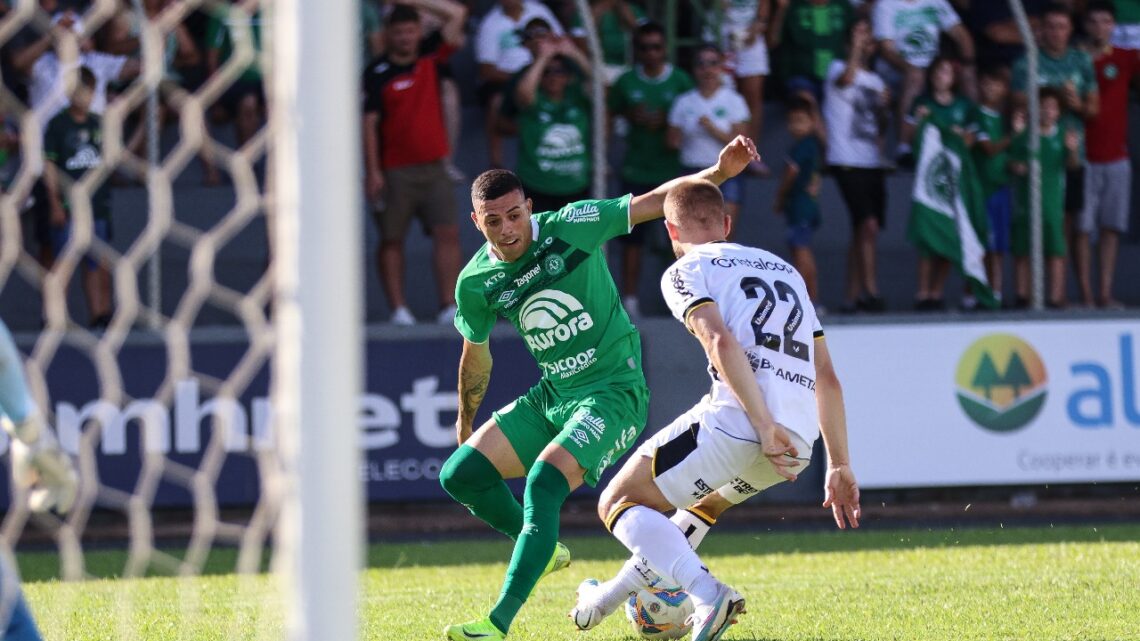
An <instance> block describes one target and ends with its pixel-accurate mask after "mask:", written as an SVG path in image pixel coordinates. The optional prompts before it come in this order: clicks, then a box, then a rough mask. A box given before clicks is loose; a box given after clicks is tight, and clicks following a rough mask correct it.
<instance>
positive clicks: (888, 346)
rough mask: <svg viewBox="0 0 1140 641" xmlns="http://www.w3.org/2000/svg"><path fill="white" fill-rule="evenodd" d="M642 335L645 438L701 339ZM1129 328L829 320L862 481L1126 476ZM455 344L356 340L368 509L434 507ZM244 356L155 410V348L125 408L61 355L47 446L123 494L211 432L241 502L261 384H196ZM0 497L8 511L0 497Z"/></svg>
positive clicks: (697, 390)
mask: <svg viewBox="0 0 1140 641" xmlns="http://www.w3.org/2000/svg"><path fill="white" fill-rule="evenodd" d="M639 326H640V327H641V329H642V335H643V342H644V345H645V366H646V373H647V376H648V379H649V385H650V389H651V390H652V392H653V398H652V403H651V406H650V415H649V426H648V427H647V429H646V433H647V434H648V433H650V432H652V431H653V430H655V429H657V428H660V427H661V426H663V425H665V424H666V423H668V421H670V420H671V419H672V418H673V417H674V416H676V415H677V414H679V413H680V412H682V411H684V410H685V409H687V408H688V407H689V406H691V405H692V404H693V403H694V402H696V401H697V400H698V399H699V398H700V396H701V395H702V394H703V393H704V392H705V391H706V389H707V386H708V378H707V374H706V373H705V361H704V358H703V355H702V353H701V351H700V347H699V345H698V344H697V342H696V341H694V340H692V338H691V337H689V336H688V335H687V334H686V332H685V331H684V329H683V328H682V327H681V326H680V325H679V324H678V323H676V322H674V321H672V320H665V319H658V320H647V321H642V322H641V323H639ZM1138 330H1140V326H1138V325H1137V324H1136V323H1135V321H1134V320H1129V319H1120V320H1103V321H1094V320H1076V319H1057V320H1023V321H1010V320H1007V319H1004V318H1003V319H1002V320H1000V321H985V322H970V323H933V322H925V323H914V322H889V321H888V322H884V323H876V324H838V325H832V326H829V327H828V330H827V331H828V334H827V336H828V342H829V345H830V347H831V351H832V354H833V357H834V360H835V362H836V365H837V368H838V371H839V374H840V377H841V379H842V381H843V383H844V390H845V397H846V405H847V411H848V420H849V425H850V434H851V449H852V457H853V461H854V465H855V469H856V472H857V474H858V476H859V478H860V481H861V484H862V485H863V487H864V488H867V489H874V488H907V487H949V486H963V485H967V486H978V485H1025V484H1038V483H1042V484H1044V483H1093V482H1113V481H1133V480H1138V479H1140V384H1138V380H1137V375H1138V374H1140V372H1138V367H1140V366H1138V364H1137V355H1138V354H1140V345H1138V343H1140V331H1138ZM26 338H29V339H30V338H31V337H30V336H29V337H26ZM27 346H28V343H27V342H24V343H22V347H24V348H26V347H27ZM460 347H461V343H460V340H459V338H458V336H457V335H456V334H455V333H454V331H451V330H450V329H449V328H444V327H411V328H400V329H399V330H396V329H392V328H384V329H382V330H381V329H373V330H372V331H371V332H370V333H369V334H368V338H367V346H366V350H367V357H366V359H365V362H366V363H367V366H366V367H367V371H366V377H367V393H365V394H364V395H363V396H362V397H361V399H360V419H359V434H360V439H361V445H362V447H364V448H365V450H366V453H367V456H366V462H365V463H364V465H363V466H362V468H361V470H360V477H361V480H362V481H364V482H365V483H366V486H367V492H368V497H369V499H370V500H371V501H378V502H395V501H419V500H433V499H444V498H446V496H445V494H444V493H443V491H442V489H441V488H440V486H439V483H438V481H437V477H438V473H439V467H440V465H441V464H442V461H443V460H444V459H446V457H447V456H448V454H450V452H451V451H452V450H453V449H454V430H453V424H454V421H455V409H454V408H455V406H456V398H457V397H456V363H457V362H458V357H459V351H460ZM247 348H248V344H247V343H246V341H245V340H244V338H243V336H242V334H241V333H240V332H238V331H233V330H203V331H199V332H195V334H194V335H193V337H192V348H191V352H192V354H191V357H192V362H193V365H194V369H195V370H196V371H198V372H201V373H202V374H204V375H205V376H204V377H203V378H202V379H200V380H187V381H183V382H181V383H179V384H178V385H177V387H176V391H175V393H174V398H173V402H172V403H170V405H169V406H168V405H166V404H163V403H160V402H158V401H156V400H153V398H152V397H153V395H154V394H155V393H156V390H157V386H158V384H159V382H160V381H161V380H162V378H163V376H164V374H165V367H166V360H165V352H164V347H163V344H162V342H161V341H159V340H157V339H155V338H148V337H136V338H133V339H132V340H131V341H130V342H129V343H128V344H127V345H126V346H125V347H124V348H123V350H122V351H121V354H120V371H121V372H123V376H124V386H125V389H126V390H127V392H128V394H129V395H130V396H131V398H133V399H134V400H133V401H131V402H130V403H127V404H125V405H124V406H114V405H111V404H110V403H107V402H104V401H99V400H98V395H99V394H98V387H97V377H96V376H95V372H94V370H93V368H92V365H91V362H90V361H89V360H88V359H87V357H86V356H84V355H83V354H82V353H81V352H79V351H78V350H75V349H71V348H66V347H65V348H63V349H62V351H61V353H60V355H59V357H58V358H56V359H54V360H53V362H52V366H51V368H50V369H49V370H48V371H47V372H46V380H47V386H48V389H49V393H50V394H51V398H52V402H53V406H52V407H51V408H50V410H51V413H52V414H53V418H54V422H55V424H56V427H57V430H58V433H59V435H60V440H61V442H62V443H63V445H64V447H65V448H67V449H69V450H70V451H72V452H75V451H77V450H78V448H79V443H80V438H79V437H80V433H81V431H82V430H83V429H88V430H89V429H92V428H93V427H94V426H95V425H96V424H98V426H99V429H101V430H102V433H101V437H100V438H99V439H98V440H97V443H98V445H97V447H98V450H97V452H96V458H97V462H98V469H99V474H100V475H101V479H102V482H103V483H104V484H106V485H108V486H110V487H114V488H117V489H121V490H125V491H132V490H133V489H134V486H135V484H136V483H137V482H138V478H139V472H140V470H141V468H142V464H143V461H144V457H145V455H147V454H151V455H157V454H161V455H163V456H165V457H167V458H168V459H169V460H171V461H173V462H175V463H179V464H183V465H186V466H190V467H194V466H196V465H197V463H198V461H199V460H200V459H201V456H202V452H203V451H204V448H205V446H206V444H207V443H208V442H209V439H210V438H218V439H221V441H222V443H223V444H224V446H225V449H226V451H227V452H228V453H229V455H228V456H227V457H226V462H225V464H224V466H223V468H222V471H221V474H220V476H219V481H218V483H217V495H218V500H219V503H220V504H221V505H223V506H242V505H251V504H252V503H253V502H254V498H255V497H256V495H257V492H258V476H257V466H256V461H255V458H254V457H253V456H252V455H251V452H255V451H256V450H257V449H259V448H265V447H268V446H269V445H270V443H271V442H272V434H271V433H270V425H271V421H270V419H271V413H272V408H271V407H270V405H269V402H268V400H267V399H268V393H267V390H268V387H267V385H268V374H267V372H265V371H262V372H261V373H259V374H258V376H257V377H256V378H255V380H254V381H253V383H252V384H251V385H250V386H249V392H248V393H247V394H246V395H245V396H243V397H241V398H237V399H226V398H215V397H214V395H213V393H212V391H211V389H210V384H209V381H210V378H209V377H210V376H211V375H221V374H223V373H225V372H228V371H230V370H231V369H232V367H233V366H234V364H235V363H236V362H237V361H238V360H239V359H240V358H241V356H242V354H243V353H244V352H245V350H246V349H247ZM492 352H493V354H494V358H495V364H494V371H493V374H492V377H491V378H492V381H491V386H490V388H489V390H488V393H487V397H486V400H485V402H484V404H483V410H482V411H481V413H480V420H483V419H485V418H486V417H488V416H489V415H490V412H491V410H493V409H495V408H498V407H501V406H503V405H505V404H506V403H509V402H510V401H511V400H512V399H514V398H515V397H516V396H517V395H518V394H520V393H521V392H522V391H524V390H525V389H527V387H528V386H530V385H531V384H533V383H534V382H535V381H536V380H537V378H538V369H537V367H536V366H535V364H534V362H533V360H532V359H531V358H530V356H529V355H528V354H527V352H526V350H525V347H524V345H523V343H522V341H521V340H520V339H519V338H518V337H517V335H516V334H514V332H513V331H512V330H511V329H510V328H507V327H500V328H497V329H496V332H495V334H494V335H493V337H492ZM328 375H329V376H336V373H335V372H329V373H328ZM217 419H222V420H217ZM85 424H86V426H87V427H86V428H84V425H85ZM643 436H644V435H643ZM6 450H7V439H6V437H3V436H0V451H6ZM820 450H821V448H816V452H815V457H814V463H813V465H812V467H811V468H810V469H809V470H807V471H806V472H805V476H804V477H801V480H800V482H798V483H796V484H785V485H784V486H781V487H779V488H777V489H776V491H773V492H769V493H766V495H765V497H763V498H764V500H767V501H774V502H797V503H798V502H811V501H815V500H817V498H818V497H819V496H820V487H821V485H822V472H823V470H822V465H821V464H820V462H821V461H822V459H821V457H820V454H821V452H820ZM175 468H176V466H171V472H170V473H172V474H173V473H177V472H176V471H175ZM182 469H187V468H182ZM611 474H612V470H611ZM6 482H7V481H6V479H4V480H3V481H0V483H3V484H6ZM3 489H4V488H3V485H0V490H3ZM583 491H584V492H586V493H589V492H596V490H590V489H588V488H586V489H584V490H583ZM0 496H3V497H4V499H3V500H4V501H7V496H8V492H7V491H0ZM154 504H155V505H156V506H159V507H180V506H188V505H190V504H191V497H190V495H189V494H188V493H187V492H186V491H185V489H184V486H182V485H176V484H171V483H161V484H160V485H159V487H158V490H157V492H156V494H155V496H154Z"/></svg>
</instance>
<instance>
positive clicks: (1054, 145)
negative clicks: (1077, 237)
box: [1009, 87, 1081, 309]
mask: <svg viewBox="0 0 1140 641" xmlns="http://www.w3.org/2000/svg"><path fill="white" fill-rule="evenodd" d="M1040 95H1041V103H1040V104H1041V122H1040V124H1039V127H1040V128H1041V139H1040V145H1041V146H1040V149H1039V150H1038V152H1037V153H1038V160H1039V162H1040V163H1041V236H1042V239H1041V243H1042V250H1043V253H1044V254H1045V265H1046V273H1047V274H1048V276H1049V289H1048V294H1047V296H1046V305H1048V306H1049V307H1050V308H1053V309H1059V308H1062V307H1064V306H1065V256H1066V254H1067V253H1068V248H1067V247H1066V244H1065V234H1064V213H1063V211H1062V203H1064V201H1065V191H1066V189H1067V185H1066V181H1065V173H1066V171H1072V170H1073V168H1074V167H1079V166H1080V164H1081V158H1080V144H1081V136H1080V134H1079V133H1078V132H1077V131H1076V130H1075V129H1072V128H1070V127H1069V126H1066V125H1065V124H1064V122H1062V120H1061V113H1062V110H1061V103H1062V102H1063V100H1064V97H1063V94H1062V93H1061V92H1060V91H1058V90H1057V89H1054V88H1052V87H1043V88H1042V89H1041V94H1040ZM1026 129H1027V126H1026V116H1025V111H1024V110H1018V111H1017V112H1016V113H1015V114H1014V118H1013V131H1014V138H1013V143H1012V145H1011V148H1010V154H1009V157H1010V165H1009V169H1010V172H1011V173H1012V174H1013V175H1014V176H1015V178H1014V203H1015V209H1014V214H1013V225H1012V230H1011V231H1012V233H1011V237H1012V245H1013V256H1014V265H1013V268H1014V274H1015V281H1016V284H1017V303H1016V306H1017V307H1018V308H1026V307H1029V285H1030V283H1029V248H1030V246H1031V244H1032V243H1031V241H1030V235H1029V234H1030V224H1029V134H1028V133H1027V132H1026Z"/></svg>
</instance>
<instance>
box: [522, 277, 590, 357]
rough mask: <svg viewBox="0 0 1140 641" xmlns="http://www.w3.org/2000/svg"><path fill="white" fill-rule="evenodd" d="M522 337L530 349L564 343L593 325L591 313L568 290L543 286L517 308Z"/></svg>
mask: <svg viewBox="0 0 1140 641" xmlns="http://www.w3.org/2000/svg"><path fill="white" fill-rule="evenodd" d="M519 325H520V326H522V330H523V338H524V339H526V344H527V345H529V346H530V348H531V349H535V350H545V349H550V348H551V347H554V345H555V344H556V343H565V342H566V341H568V340H570V339H571V338H573V337H575V336H577V335H578V333H579V332H584V331H586V330H588V329H590V328H591V327H593V326H594V319H593V318H591V317H590V313H589V312H587V311H586V310H585V309H583V308H582V303H580V302H578V299H577V298H574V297H573V296H571V295H570V294H567V293H565V292H560V291H557V290H554V289H544V290H542V291H540V292H538V293H537V294H535V295H533V296H531V297H530V298H528V299H526V302H525V303H523V306H522V309H520V310H519Z"/></svg>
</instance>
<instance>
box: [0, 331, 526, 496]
mask: <svg viewBox="0 0 1140 641" xmlns="http://www.w3.org/2000/svg"><path fill="white" fill-rule="evenodd" d="M461 345H462V343H461V341H460V340H459V339H458V338H454V339H452V338H428V339H414V340H402V341H388V340H375V339H374V340H369V341H368V343H367V358H366V361H365V362H366V364H367V371H366V390H365V392H364V393H363V394H362V395H361V396H360V414H359V435H360V440H361V447H362V449H363V451H364V455H365V458H364V461H363V462H362V464H361V468H360V477H361V480H362V481H363V482H365V483H366V486H367V492H368V498H369V500H372V501H414V500H422V499H443V498H446V497H447V495H446V494H445V493H444V492H443V489H442V488H441V487H440V485H439V481H438V479H439V469H440V466H441V465H442V464H443V461H444V460H446V459H447V457H448V456H449V455H450V454H451V452H452V451H454V450H455V446H456V443H455V420H456V403H457V392H456V376H457V367H458V362H459V353H460V349H461ZM248 350H249V345H248V343H246V342H243V341H239V340H232V339H220V340H196V341H194V342H192V344H191V347H190V356H191V363H192V366H193V369H194V370H195V371H196V372H198V373H200V374H202V375H203V376H200V377H198V378H191V379H186V380H182V381H178V382H177V383H176V384H174V386H173V392H172V393H171V394H168V395H167V398H166V399H158V398H156V396H157V395H158V394H159V393H160V389H159V386H160V385H161V384H162V381H163V378H164V377H165V376H166V366H167V353H166V348H165V346H164V345H163V344H162V343H161V342H158V341H154V342H144V343H133V344H128V345H126V346H124V347H123V349H122V350H121V351H120V354H119V359H118V363H119V374H120V375H121V376H122V386H123V391H124V396H125V398H126V399H127V400H126V401H125V402H123V403H119V404H116V403H111V402H110V401H108V400H101V398H100V397H101V393H100V388H99V382H100V379H99V377H98V375H97V372H96V370H95V367H94V365H93V363H92V361H91V359H90V358H88V357H87V356H86V355H85V354H84V353H83V352H81V351H79V350H77V349H75V348H72V347H67V346H64V347H61V349H60V351H59V352H58V353H57V354H56V356H55V358H54V359H53V360H52V361H51V365H50V366H49V368H48V370H47V371H46V372H45V378H46V382H47V388H48V393H49V395H50V398H51V402H52V407H51V412H52V414H53V415H54V416H53V418H54V424H55V428H56V432H57V434H58V435H59V438H60V442H61V444H62V445H63V447H64V448H65V449H66V450H67V451H69V452H70V453H72V454H78V452H79V451H80V449H81V446H82V447H83V448H89V449H92V450H93V451H94V454H95V459H94V460H95V463H96V469H97V473H98V476H99V483H100V486H101V492H103V494H106V492H105V491H104V490H103V489H102V488H106V489H109V490H111V491H112V493H116V494H117V493H118V492H128V493H132V494H137V493H142V494H143V495H144V496H145V495H149V493H150V492H151V491H152V490H150V489H149V487H148V481H149V478H148V477H147V476H146V475H145V474H144V470H148V469H149V470H154V469H158V470H159V471H160V472H159V475H158V476H159V479H160V480H159V481H158V483H157V485H156V487H155V489H154V490H153V496H154V499H153V505H155V506H156V507H183V506H188V505H191V504H192V503H193V497H192V495H191V492H190V490H189V488H190V487H191V486H192V483H193V479H194V478H195V477H194V475H195V474H199V475H202V474H204V475H206V478H210V477H211V476H212V474H213V472H212V466H211V465H205V466H204V465H203V460H204V458H205V459H207V460H209V457H208V456H207V453H208V452H211V451H214V452H215V453H214V456H216V457H217V458H218V459H220V466H219V467H218V469H217V472H216V480H215V481H214V482H213V483H212V486H213V487H214V491H215V494H216V498H217V501H218V503H219V504H220V505H222V506H241V505H252V504H253V503H254V502H256V499H257V494H258V491H259V475H258V464H257V454H258V452H265V451H267V450H269V449H270V448H271V446H272V433H271V415H272V409H271V407H270V403H269V398H268V396H269V393H268V389H269V371H268V366H267V365H264V364H263V365H262V366H261V367H260V369H258V370H257V373H256V375H254V376H253V377H252V379H251V380H250V382H249V384H248V385H246V386H245V387H244V390H243V391H242V393H241V394H240V395H238V396H237V397H236V398H225V397H217V396H215V394H214V389H216V388H217V385H218V384H219V383H220V382H221V381H223V380H224V379H225V378H226V377H227V376H229V375H230V373H231V372H232V371H233V370H234V368H235V367H236V366H237V365H238V363H239V362H240V361H241V359H242V358H243V357H245V356H246V352H247V351H248ZM493 351H494V357H495V366H494V372H493V375H492V382H491V385H490V387H489V389H488V391H487V396H486V398H485V400H484V403H483V406H482V409H481V411H480V416H479V420H480V421H483V420H485V419H486V418H488V417H489V416H490V413H491V412H492V411H493V410H494V409H497V408H499V407H502V406H503V405H505V404H507V403H508V402H510V401H511V400H513V399H514V398H515V397H517V396H518V395H519V394H521V393H522V392H524V391H525V390H526V389H527V388H528V387H529V386H530V385H532V384H533V383H534V382H535V381H537V380H538V368H537V367H536V366H535V364H534V361H533V359H531V357H530V355H529V354H528V353H527V351H526V349H525V347H524V346H523V344H522V341H521V340H517V339H508V340H494V339H493ZM329 375H330V376H335V375H336V373H335V372H330V373H329ZM164 400H165V402H164ZM0 443H2V445H3V450H4V451H6V450H7V437H6V435H4V434H3V433H2V432H0ZM0 478H2V479H3V480H2V481H0V490H3V491H0V496H2V497H3V498H2V499H0V500H2V501H3V502H4V504H5V505H6V502H7V500H8V492H7V491H6V490H7V487H6V486H7V482H8V481H7V475H0ZM99 502H101V501H99Z"/></svg>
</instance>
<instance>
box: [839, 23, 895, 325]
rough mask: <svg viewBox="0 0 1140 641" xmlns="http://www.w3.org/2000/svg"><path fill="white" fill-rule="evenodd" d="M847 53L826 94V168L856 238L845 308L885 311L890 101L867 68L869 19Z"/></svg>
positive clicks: (855, 27) (871, 46)
mask: <svg viewBox="0 0 1140 641" xmlns="http://www.w3.org/2000/svg"><path fill="white" fill-rule="evenodd" d="M847 48H848V53H847V59H846V60H835V61H833V62H832V63H831V68H830V69H828V70H827V80H826V82H825V84H824V90H823V120H824V124H825V125H826V126H827V140H828V145H827V163H828V165H830V166H831V174H832V175H833V176H835V182H836V184H838V186H839V192H840V194H842V196H843V202H844V204H846V205H847V211H848V213H849V214H850V215H851V227H852V232H853V236H854V237H853V238H852V240H851V248H850V250H849V251H848V253H847V287H846V296H845V297H846V300H845V302H844V305H843V309H844V311H848V312H854V311H866V312H881V311H883V310H885V309H886V303H885V302H884V301H883V299H882V297H881V296H879V286H878V282H877V280H878V279H877V277H876V273H875V270H876V255H875V245H876V243H877V241H878V237H879V231H880V230H881V229H882V228H883V227H884V226H885V225H886V211H887V185H886V175H885V173H884V170H883V162H882V146H883V131H884V129H885V128H886V127H885V124H884V121H885V117H886V113H887V106H888V105H889V104H890V96H889V94H888V92H887V86H886V83H884V82H883V79H882V78H880V77H879V76H878V75H877V74H875V73H874V72H873V71H871V70H870V69H869V68H868V65H869V64H870V60H871V58H872V57H873V56H874V54H875V43H874V41H872V40H871V25H870V23H869V22H868V21H867V20H866V19H865V18H861V19H858V20H856V21H854V22H853V23H851V27H850V29H848V32H847Z"/></svg>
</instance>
